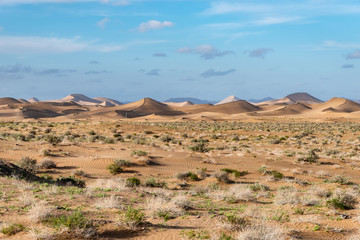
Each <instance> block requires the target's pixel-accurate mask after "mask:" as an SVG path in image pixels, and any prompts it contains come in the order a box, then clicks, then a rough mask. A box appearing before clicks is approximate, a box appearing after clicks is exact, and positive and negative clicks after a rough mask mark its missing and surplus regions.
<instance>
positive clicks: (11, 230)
mask: <svg viewBox="0 0 360 240" xmlns="http://www.w3.org/2000/svg"><path fill="white" fill-rule="evenodd" d="M24 230H25V227H24V226H23V225H21V224H11V225H9V226H6V227H3V228H1V230H0V232H1V233H2V234H4V235H6V236H12V235H15V234H17V233H19V232H22V231H24Z"/></svg>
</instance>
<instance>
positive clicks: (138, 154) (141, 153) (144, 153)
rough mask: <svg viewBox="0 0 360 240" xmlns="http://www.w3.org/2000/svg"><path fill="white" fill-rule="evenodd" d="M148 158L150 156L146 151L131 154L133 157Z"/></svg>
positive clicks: (136, 151)
mask: <svg viewBox="0 0 360 240" xmlns="http://www.w3.org/2000/svg"><path fill="white" fill-rule="evenodd" d="M134 155H135V156H140V157H141V156H147V155H148V152H145V151H141V150H134V151H133V152H132V153H131V156H134Z"/></svg>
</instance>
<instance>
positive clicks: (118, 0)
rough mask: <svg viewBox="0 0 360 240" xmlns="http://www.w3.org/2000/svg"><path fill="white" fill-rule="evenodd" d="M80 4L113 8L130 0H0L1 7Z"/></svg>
mask: <svg viewBox="0 0 360 240" xmlns="http://www.w3.org/2000/svg"><path fill="white" fill-rule="evenodd" d="M79 2H84V3H85V2H99V3H105V4H111V5H113V6H126V5H129V4H130V2H129V1H128V0H0V5H19V4H41V3H79Z"/></svg>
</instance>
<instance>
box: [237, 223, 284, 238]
mask: <svg viewBox="0 0 360 240" xmlns="http://www.w3.org/2000/svg"><path fill="white" fill-rule="evenodd" d="M275 239H276V240H283V239H285V234H284V232H283V230H282V229H281V228H280V227H278V226H271V225H269V224H268V223H266V222H263V221H262V222H255V223H252V224H251V225H249V226H247V227H245V228H244V229H243V230H242V231H241V232H239V233H238V235H237V236H236V240H275Z"/></svg>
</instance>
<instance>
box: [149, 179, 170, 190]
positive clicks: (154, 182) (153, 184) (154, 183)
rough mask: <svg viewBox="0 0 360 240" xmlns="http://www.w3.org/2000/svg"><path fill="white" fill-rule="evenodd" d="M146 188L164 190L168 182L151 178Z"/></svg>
mask: <svg viewBox="0 0 360 240" xmlns="http://www.w3.org/2000/svg"><path fill="white" fill-rule="evenodd" d="M145 186H146V187H159V188H163V187H166V182H161V181H160V180H159V179H155V178H149V179H148V180H146V183H145Z"/></svg>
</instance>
